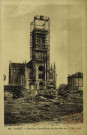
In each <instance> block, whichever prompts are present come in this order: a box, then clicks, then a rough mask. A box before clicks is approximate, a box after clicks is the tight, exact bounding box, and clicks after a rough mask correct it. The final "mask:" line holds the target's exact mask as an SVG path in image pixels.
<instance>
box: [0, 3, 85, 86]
mask: <svg viewBox="0 0 87 135" xmlns="http://www.w3.org/2000/svg"><path fill="white" fill-rule="evenodd" d="M2 11H3V12H2V14H1V15H2V16H1V43H2V46H1V54H2V55H1V56H2V64H3V67H4V68H3V74H4V73H5V74H6V76H7V80H6V84H7V83H8V69H9V61H10V60H11V62H17V63H18V62H19V63H22V62H23V61H25V60H26V61H27V62H28V61H29V60H30V22H32V21H33V18H34V16H36V15H42V16H47V17H50V63H52V64H54V62H55V64H56V73H57V86H59V85H60V84H66V83H67V76H68V74H73V73H76V72H83V46H82V21H83V20H82V14H83V8H82V5H81V4H79V5H78V4H74V5H67V4H66V5H64V4H59V5H58V4H56V5H55V4H40V5H39V4H36V5H35V4H32V5H31V4H29V3H28V4H20V3H18V4H14V5H10V4H7V5H4V6H2Z"/></svg>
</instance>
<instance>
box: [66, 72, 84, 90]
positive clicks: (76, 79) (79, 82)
mask: <svg viewBox="0 0 87 135" xmlns="http://www.w3.org/2000/svg"><path fill="white" fill-rule="evenodd" d="M68 89H70V90H75V89H76V90H83V73H81V72H77V73H75V74H72V75H68Z"/></svg>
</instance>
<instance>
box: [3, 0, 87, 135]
mask: <svg viewBox="0 0 87 135" xmlns="http://www.w3.org/2000/svg"><path fill="white" fill-rule="evenodd" d="M29 1H30V0H29ZM57 2H58V1H56V2H54V3H53V2H48V3H47V2H46V1H45V0H44V1H43V2H42V3H41V2H37V3H36V2H35V3H34V2H30V3H29V2H28V1H27V0H26V1H25V2H24V1H21V2H15V3H14V4H13V3H9V2H8V3H5V1H2V2H1V22H2V23H1V41H2V42H1V58H2V65H3V66H2V68H3V70H2V74H3V112H4V114H3V124H4V127H6V128H8V130H12V131H13V130H15V126H16V128H17V130H19V129H20V127H21V128H22V130H23V127H26V128H25V129H26V130H28V131H29V129H28V128H30V129H32V130H35V129H38V130H39V129H40V130H41V129H43V130H46V129H49V130H52V129H55V130H57V132H58V130H59V131H60V130H63V131H62V133H63V132H65V130H66V131H67V133H64V134H65V135H67V134H70V133H72V134H74V133H78V132H79V134H80V131H82V127H83V125H84V86H85V85H84V83H85V82H84V70H85V68H84V63H85V52H86V51H84V48H86V47H85V43H84V42H85V39H84V37H83V33H84V24H85V23H84V18H85V16H84V15H85V14H84V13H85V11H86V10H85V8H87V6H86V4H85V3H86V2H83V1H80V2H77V1H74V2H72V3H69V2H66V1H65V2H64V1H62V2H60V1H59V3H57ZM86 12H87V11H86ZM61 125H63V126H61ZM25 129H24V130H25ZM8 132H9V131H8ZM50 132H51V131H50ZM55 134H57V133H55ZM83 134H84V135H85V133H83ZM81 135H82V134H81Z"/></svg>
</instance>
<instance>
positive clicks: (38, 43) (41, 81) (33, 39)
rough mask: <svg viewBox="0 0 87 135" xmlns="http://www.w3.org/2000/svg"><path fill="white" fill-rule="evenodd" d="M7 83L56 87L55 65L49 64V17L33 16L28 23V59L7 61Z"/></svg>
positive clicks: (42, 87) (33, 87) (29, 87)
mask: <svg viewBox="0 0 87 135" xmlns="http://www.w3.org/2000/svg"><path fill="white" fill-rule="evenodd" d="M9 84H10V85H13V86H23V87H25V88H27V89H38V90H41V89H50V88H54V89H56V66H55V64H54V66H53V68H52V66H50V19H49V17H43V16H35V17H34V20H33V22H31V25H30V61H29V62H28V63H26V61H25V62H24V63H11V62H10V63H9Z"/></svg>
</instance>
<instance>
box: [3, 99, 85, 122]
mask: <svg viewBox="0 0 87 135" xmlns="http://www.w3.org/2000/svg"><path fill="white" fill-rule="evenodd" d="M4 105H5V108H4V123H5V124H20V123H25V124H28V123H35V122H46V121H54V122H58V123H82V122H83V114H82V112H81V111H78V110H79V109H78V107H80V106H78V107H77V106H76V105H75V104H67V103H63V104H59V103H55V102H52V101H50V100H48V101H47V100H46V101H39V102H38V101H37V100H34V99H31V100H28V99H24V98H16V99H9V100H5V101H4Z"/></svg>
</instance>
